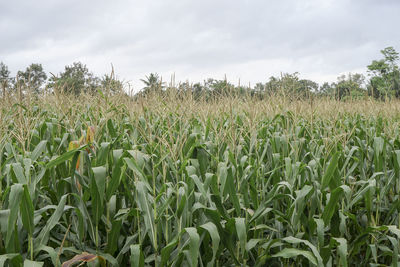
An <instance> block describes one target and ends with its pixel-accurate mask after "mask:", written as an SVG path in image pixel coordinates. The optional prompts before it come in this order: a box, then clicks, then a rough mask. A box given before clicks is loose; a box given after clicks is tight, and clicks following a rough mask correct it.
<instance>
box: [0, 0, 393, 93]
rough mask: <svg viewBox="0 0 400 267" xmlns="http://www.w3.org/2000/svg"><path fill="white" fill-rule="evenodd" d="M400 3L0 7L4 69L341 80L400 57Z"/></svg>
mask: <svg viewBox="0 0 400 267" xmlns="http://www.w3.org/2000/svg"><path fill="white" fill-rule="evenodd" d="M399 11H400V2H398V1H396V0H391V1H389V0H383V1H373V0H366V1H361V0H359V1H355V0H354V1H350V0H336V1H332V0H305V1H294V0H286V1H280V2H279V3H278V2H272V1H263V0H253V1H249V0H247V1H246V0H239V1H226V0H220V1H211V0H204V1H183V0H182V1H176V0H175V1H173V0H163V1H148V3H147V2H143V1H122V0H116V1H105V0H99V1H78V0H72V1H68V2H66V1H63V2H59V1H50V0H42V1H35V2H32V1H22V0H16V1H2V2H1V3H0V32H1V37H0V38H1V39H0V40H1V41H0V61H4V62H5V63H6V64H8V65H9V66H10V68H11V69H12V70H13V71H14V72H16V71H17V70H18V69H22V68H25V67H26V65H28V64H29V63H31V62H41V63H43V65H44V67H45V69H46V70H48V71H51V72H53V73H57V72H60V71H61V70H62V69H63V66H64V65H67V64H71V63H72V62H74V61H77V60H80V61H82V62H84V63H86V64H87V65H88V67H89V68H90V69H92V70H93V71H94V72H95V73H98V74H100V73H104V72H109V71H110V63H113V64H114V66H115V67H116V71H117V73H119V76H120V78H124V79H126V80H132V81H133V83H134V84H135V85H138V86H139V85H140V83H139V82H138V79H139V78H141V77H143V76H144V75H145V74H147V73H149V72H159V73H161V74H162V75H164V76H169V75H171V74H172V73H174V72H176V73H177V75H178V79H190V80H202V79H205V78H207V77H216V78H222V75H223V74H224V73H226V74H227V75H228V77H232V79H238V78H242V80H244V82H247V81H250V82H255V81H263V80H264V81H265V80H266V79H267V78H268V77H269V76H271V75H276V74H278V73H279V72H280V71H284V72H286V71H287V72H294V71H298V72H300V74H301V75H302V76H305V77H308V78H311V79H315V80H317V81H322V80H326V79H328V80H330V81H331V80H334V79H335V77H337V76H338V75H339V74H340V73H342V72H350V71H364V70H365V68H366V65H367V64H369V63H370V62H371V61H372V59H376V58H379V57H380V55H379V50H380V49H382V48H384V47H386V46H394V47H395V48H397V49H400V35H398V34H396V30H397V29H396V28H397V25H400V17H399V16H398V13H399Z"/></svg>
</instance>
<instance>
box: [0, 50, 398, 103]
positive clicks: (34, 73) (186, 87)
mask: <svg viewBox="0 0 400 267" xmlns="http://www.w3.org/2000/svg"><path fill="white" fill-rule="evenodd" d="M381 53H382V56H383V58H382V59H380V60H373V61H372V63H371V64H370V65H368V66H367V72H368V76H369V77H368V79H367V78H366V77H365V76H364V75H362V74H359V73H349V74H348V75H342V76H340V77H338V79H337V82H333V83H327V82H325V83H323V84H321V85H320V84H318V83H316V82H314V81H311V80H307V79H301V78H300V76H299V73H297V72H296V73H283V74H281V75H280V76H279V77H274V76H272V77H270V78H269V79H268V81H263V82H259V83H256V84H255V85H253V86H251V85H240V82H239V84H238V85H234V84H232V83H230V82H228V81H227V80H226V79H223V80H218V79H213V78H210V79H207V80H205V81H204V82H202V83H199V82H197V83H189V82H185V83H180V84H177V85H176V84H175V83H173V84H166V83H165V82H163V80H162V78H161V77H160V76H159V75H158V74H157V73H151V74H150V75H148V76H146V78H145V79H142V81H143V83H144V85H145V86H144V87H143V88H142V90H141V91H140V92H139V93H137V96H148V95H149V94H150V95H151V94H158V95H165V94H168V93H169V91H171V90H173V91H177V92H179V93H181V94H185V93H187V92H190V93H191V94H193V95H194V96H195V97H196V98H201V99H204V98H208V99H215V98H219V97H221V96H222V97H223V96H232V95H235V96H242V97H243V96H248V95H252V96H257V97H258V98H261V99H264V98H268V97H270V96H271V95H281V96H284V97H290V98H292V99H298V98H309V97H318V96H328V97H331V98H335V99H337V100H342V99H349V98H350V99H360V98H365V97H368V96H370V97H374V98H376V99H380V100H385V99H392V98H400V69H399V65H398V59H399V53H398V52H397V51H396V50H395V49H394V48H393V47H387V48H385V49H383V50H381ZM0 88H1V89H2V96H3V97H8V96H9V95H18V96H19V97H20V98H23V96H24V95H26V94H28V93H34V94H36V95H42V94H48V93H54V94H57V93H68V94H74V95H80V94H82V93H83V94H97V91H98V90H99V89H102V88H107V92H108V93H110V94H117V93H121V92H123V91H124V89H125V92H130V91H131V89H132V88H130V87H129V84H125V83H124V82H123V81H120V80H119V79H118V78H116V76H115V75H114V71H112V72H111V74H110V75H104V76H103V77H96V76H95V75H94V74H93V73H92V72H90V71H89V70H88V68H87V67H86V65H84V64H82V63H81V62H75V63H73V64H72V65H68V66H65V69H64V71H62V72H61V73H59V74H58V75H53V74H51V77H50V78H48V75H47V74H46V73H45V71H44V70H43V66H42V65H41V64H36V63H34V64H31V65H30V66H28V67H27V68H26V70H24V71H18V72H17V74H16V75H15V76H12V75H11V73H10V71H9V69H8V67H7V65H5V64H4V63H2V62H0Z"/></svg>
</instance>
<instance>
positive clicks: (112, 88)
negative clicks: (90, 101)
mask: <svg viewBox="0 0 400 267" xmlns="http://www.w3.org/2000/svg"><path fill="white" fill-rule="evenodd" d="M100 83H101V86H102V88H104V89H106V91H107V92H110V93H111V94H119V93H122V92H123V88H124V85H123V84H122V82H121V81H120V80H118V79H116V78H114V77H113V75H107V74H105V75H104V76H103V77H102V79H101V81H100Z"/></svg>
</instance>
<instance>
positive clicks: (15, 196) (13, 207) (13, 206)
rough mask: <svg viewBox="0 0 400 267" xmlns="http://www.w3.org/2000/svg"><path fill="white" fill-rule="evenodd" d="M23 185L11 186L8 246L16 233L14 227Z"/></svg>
mask: <svg viewBox="0 0 400 267" xmlns="http://www.w3.org/2000/svg"><path fill="white" fill-rule="evenodd" d="M23 190H24V189H23V186H22V184H14V185H12V186H11V191H10V197H9V201H8V202H9V205H8V208H9V210H10V215H9V217H8V227H7V235H6V242H5V243H6V247H8V246H9V244H10V242H11V237H12V234H13V233H14V228H15V225H16V222H17V218H18V211H19V206H20V202H21V199H22V194H23Z"/></svg>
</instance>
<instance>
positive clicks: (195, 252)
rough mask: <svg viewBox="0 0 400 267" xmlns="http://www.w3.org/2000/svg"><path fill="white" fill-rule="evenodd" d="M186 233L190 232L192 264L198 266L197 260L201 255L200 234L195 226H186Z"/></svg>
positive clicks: (194, 266) (190, 258) (190, 259)
mask: <svg viewBox="0 0 400 267" xmlns="http://www.w3.org/2000/svg"><path fill="white" fill-rule="evenodd" d="M185 231H186V233H188V234H189V237H190V241H189V262H190V266H192V267H196V266H197V260H198V256H199V248H200V236H199V234H198V233H197V229H196V228H194V227H187V228H185Z"/></svg>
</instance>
